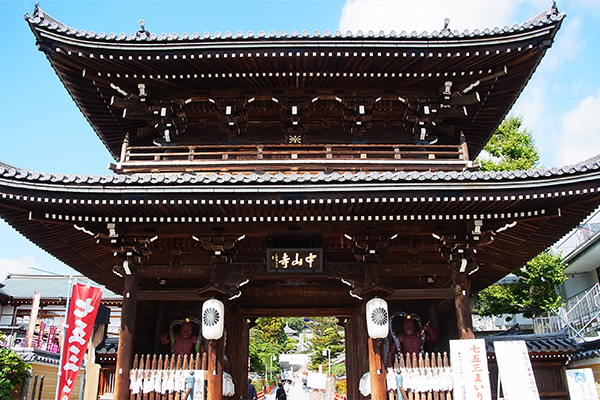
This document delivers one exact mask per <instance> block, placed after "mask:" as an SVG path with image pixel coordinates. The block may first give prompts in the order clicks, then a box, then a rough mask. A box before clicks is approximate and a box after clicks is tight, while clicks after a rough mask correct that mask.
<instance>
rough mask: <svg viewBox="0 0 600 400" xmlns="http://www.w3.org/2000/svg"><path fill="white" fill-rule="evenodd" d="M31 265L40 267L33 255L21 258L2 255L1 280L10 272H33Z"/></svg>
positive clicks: (0, 264)
mask: <svg viewBox="0 0 600 400" xmlns="http://www.w3.org/2000/svg"><path fill="white" fill-rule="evenodd" d="M29 267H34V268H38V263H37V262H36V261H35V258H33V257H31V256H25V257H22V258H21V259H19V260H9V259H7V258H4V257H0V282H2V281H3V280H4V279H6V277H7V276H8V274H31V273H32V271H31V270H30V269H29Z"/></svg>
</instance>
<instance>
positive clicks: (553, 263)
mask: <svg viewBox="0 0 600 400" xmlns="http://www.w3.org/2000/svg"><path fill="white" fill-rule="evenodd" d="M564 269H565V264H564V263H563V262H562V257H561V255H560V254H552V253H551V252H549V251H545V252H543V253H540V254H538V255H537V256H535V257H534V258H532V259H531V260H529V262H527V264H526V265H525V266H524V267H523V268H520V269H518V270H516V271H515V272H514V274H515V275H516V277H517V279H515V281H514V282H512V283H507V284H499V283H494V284H493V285H491V286H489V287H488V288H486V289H484V290H482V291H481V292H479V294H478V297H479V299H478V301H477V307H478V310H477V312H478V314H479V315H481V316H484V317H485V316H493V315H495V316H500V315H502V314H520V313H522V314H523V316H524V317H527V318H533V317H535V316H538V315H540V314H541V313H543V312H547V311H550V310H552V309H557V308H558V307H560V305H561V304H562V302H563V298H562V296H561V295H560V293H558V292H557V291H556V287H557V286H558V285H560V284H562V283H564V282H565V280H566V279H567V277H566V276H565V274H564Z"/></svg>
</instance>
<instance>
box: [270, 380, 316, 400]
mask: <svg viewBox="0 0 600 400" xmlns="http://www.w3.org/2000/svg"><path fill="white" fill-rule="evenodd" d="M275 391H276V390H274V391H273V393H272V394H268V395H266V396H265V400H275ZM286 393H287V400H308V397H309V394H308V393H306V392H305V391H304V389H302V380H301V379H294V380H293V384H291V385H286Z"/></svg>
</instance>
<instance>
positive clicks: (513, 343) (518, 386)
mask: <svg viewBox="0 0 600 400" xmlns="http://www.w3.org/2000/svg"><path fill="white" fill-rule="evenodd" d="M494 351H495V352H496V361H497V362H498V374H499V375H500V382H501V386H502V393H503V394H504V398H505V399H506V400H540V394H539V392H538V388H537V384H536V383H535V375H534V373H533V367H532V366H531V360H530V359H529V351H528V350H527V346H526V345H525V341H523V340H507V341H504V340H503V341H495V342H494Z"/></svg>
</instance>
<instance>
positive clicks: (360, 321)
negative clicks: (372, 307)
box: [345, 307, 369, 400]
mask: <svg viewBox="0 0 600 400" xmlns="http://www.w3.org/2000/svg"><path fill="white" fill-rule="evenodd" d="M364 312H365V310H364V307H362V309H361V312H360V313H359V314H357V315H354V316H352V317H350V318H348V321H347V322H346V325H345V338H346V377H347V382H348V385H347V387H348V392H347V398H348V400H360V399H363V398H364V397H363V395H362V394H361V393H360V391H359V390H358V385H359V383H360V378H361V377H362V376H363V374H364V373H365V372H367V371H368V370H369V362H368V360H369V358H368V347H367V346H368V344H367V340H368V339H369V337H368V336H367V323H366V318H365V313H364Z"/></svg>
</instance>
